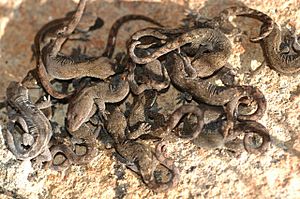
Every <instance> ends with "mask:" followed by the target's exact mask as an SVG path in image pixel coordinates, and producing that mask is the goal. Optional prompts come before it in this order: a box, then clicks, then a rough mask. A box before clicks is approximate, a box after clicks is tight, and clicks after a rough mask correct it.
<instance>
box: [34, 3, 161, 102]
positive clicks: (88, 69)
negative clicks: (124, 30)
mask: <svg viewBox="0 0 300 199" xmlns="http://www.w3.org/2000/svg"><path fill="white" fill-rule="evenodd" d="M83 4H84V2H80V3H79V6H78V9H77V11H76V12H75V14H74V15H73V18H72V19H71V20H70V19H68V18H65V19H64V20H61V21H59V22H60V24H59V23H58V24H56V27H54V28H53V27H51V26H50V27H49V26H46V27H45V28H44V30H43V29H42V31H41V32H44V33H45V32H46V33H47V35H46V36H44V38H47V40H50V42H48V43H46V42H45V43H46V44H47V45H46V44H45V45H44V46H45V47H43V48H42V50H41V51H42V53H41V54H42V55H41V57H42V63H40V65H42V64H43V65H44V66H45V67H46V69H47V70H45V67H42V66H40V65H37V66H38V71H39V75H40V77H41V82H42V83H43V86H44V87H45V88H46V90H47V91H50V92H49V93H50V94H51V95H52V94H54V95H52V96H53V97H56V98H59V99H61V98H65V97H67V96H70V95H68V94H63V93H59V92H56V91H55V90H54V89H53V88H52V87H51V85H50V84H49V82H50V80H51V79H53V78H56V79H61V80H66V79H72V78H80V77H86V76H89V77H96V78H100V79H105V78H107V77H109V76H111V75H113V74H114V73H115V72H114V70H115V65H114V63H112V61H110V60H109V58H110V57H111V56H112V53H113V50H114V47H115V40H116V39H115V37H116V34H117V32H118V29H119V28H120V26H121V25H122V24H123V23H125V22H127V21H130V20H144V21H148V22H151V23H154V24H156V25H160V24H159V23H157V22H155V21H154V20H153V19H151V18H149V17H146V16H143V15H126V16H123V17H121V18H120V19H119V20H117V21H116V22H115V23H114V24H113V26H112V28H111V31H110V35H109V38H108V43H107V47H106V49H105V52H104V54H103V56H100V57H95V58H89V59H83V60H75V59H73V58H72V57H68V56H64V55H61V54H59V51H60V49H61V47H62V45H63V43H64V42H65V41H66V40H67V39H68V38H69V35H71V33H72V31H73V30H74V29H75V28H76V26H77V25H78V22H79V20H80V18H81V15H82V13H83V10H82V7H84V5H83ZM55 28H56V29H55ZM51 29H54V30H51ZM46 30H48V31H46ZM49 31H50V33H49ZM53 32H54V34H53ZM71 36H72V35H71ZM53 37H54V38H53ZM51 39H52V40H51ZM106 56H107V57H106ZM47 76H48V77H47ZM49 77H51V78H49Z"/></svg>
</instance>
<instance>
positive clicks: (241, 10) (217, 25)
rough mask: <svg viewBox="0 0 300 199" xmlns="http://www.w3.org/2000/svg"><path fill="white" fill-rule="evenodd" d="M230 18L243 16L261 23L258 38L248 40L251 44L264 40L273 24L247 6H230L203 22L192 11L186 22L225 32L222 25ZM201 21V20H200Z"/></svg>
mask: <svg viewBox="0 0 300 199" xmlns="http://www.w3.org/2000/svg"><path fill="white" fill-rule="evenodd" d="M232 16H243V17H249V18H254V19H257V20H259V21H261V22H262V23H263V24H262V27H263V30H262V31H261V32H260V34H259V36H256V37H253V38H250V41H252V42H258V41H260V40H262V39H263V38H266V37H267V36H268V35H270V34H271V32H272V30H273V28H274V26H275V24H274V21H273V20H272V18H271V17H269V16H268V15H266V14H265V13H263V12H260V11H258V10H255V9H252V8H249V7H247V6H232V7H228V8H226V9H224V10H223V11H221V12H220V13H219V14H218V15H217V16H216V17H213V18H212V19H205V20H204V21H203V17H202V16H201V15H200V13H194V12H193V11H192V12H190V13H188V15H187V19H185V20H186V21H192V23H193V25H194V26H196V27H204V28H213V29H220V30H221V31H222V32H225V31H224V29H223V27H222V25H223V24H224V23H225V22H226V21H229V18H230V17H232ZM201 19H202V20H201Z"/></svg>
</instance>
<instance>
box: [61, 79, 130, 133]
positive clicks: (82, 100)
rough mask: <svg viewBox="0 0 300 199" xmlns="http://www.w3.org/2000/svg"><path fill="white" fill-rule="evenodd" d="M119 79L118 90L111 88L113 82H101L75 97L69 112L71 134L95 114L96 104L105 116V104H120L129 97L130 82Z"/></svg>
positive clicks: (68, 119) (68, 122) (68, 124)
mask: <svg viewBox="0 0 300 199" xmlns="http://www.w3.org/2000/svg"><path fill="white" fill-rule="evenodd" d="M118 78H119V79H120V82H119V85H117V88H116V89H112V88H111V82H99V83H96V84H94V85H92V86H89V87H86V88H84V89H82V90H81V91H80V92H79V93H78V94H77V95H76V96H74V98H73V99H72V100H71V101H70V103H69V106H68V112H67V128H68V130H69V131H70V132H73V131H76V130H77V129H78V128H79V127H80V126H81V125H82V124H83V123H84V122H86V121H88V120H89V119H90V117H91V116H92V115H94V114H95V112H96V106H95V104H96V105H97V107H98V109H99V111H100V112H101V113H102V114H104V115H103V116H105V103H117V102H120V101H122V100H123V99H124V98H125V97H126V96H127V95H128V93H129V84H128V81H127V80H126V78H124V77H123V75H122V76H121V77H118Z"/></svg>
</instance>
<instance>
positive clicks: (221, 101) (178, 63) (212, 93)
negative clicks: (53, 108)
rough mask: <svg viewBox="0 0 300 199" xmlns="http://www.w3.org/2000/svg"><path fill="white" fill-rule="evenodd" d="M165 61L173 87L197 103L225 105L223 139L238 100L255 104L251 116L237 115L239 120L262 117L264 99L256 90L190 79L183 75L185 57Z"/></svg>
mask: <svg viewBox="0 0 300 199" xmlns="http://www.w3.org/2000/svg"><path fill="white" fill-rule="evenodd" d="M167 59H168V61H167V63H166V65H167V66H168V68H167V69H168V71H169V75H170V78H171V81H172V83H173V84H174V85H175V87H177V88H178V89H179V90H183V91H186V92H188V93H189V94H190V95H192V97H193V99H194V100H196V101H198V102H199V103H201V102H204V103H207V104H210V105H216V106H225V105H226V106H225V109H226V112H227V120H228V121H230V123H228V128H227V129H226V130H224V132H225V135H224V136H225V137H226V134H227V132H228V130H229V129H230V128H232V125H233V123H234V120H235V115H236V114H237V113H236V111H237V107H238V105H239V103H241V101H240V99H242V98H245V97H248V98H251V99H253V100H254V101H255V102H256V103H257V108H256V110H255V111H254V112H253V113H252V114H249V115H243V114H240V115H238V116H237V118H238V119H239V120H258V119H259V118H261V117H262V116H263V114H264V112H265V110H266V99H265V98H264V95H263V94H262V93H261V92H260V91H259V90H258V89H257V88H255V87H251V86H226V87H225V86H216V85H214V84H212V83H210V81H209V79H201V78H197V79H190V78H187V77H186V76H185V75H184V73H185V71H184V65H185V64H190V63H189V59H188V58H187V57H184V56H182V55H180V54H178V53H172V54H169V56H168V58H167ZM250 101H251V100H250Z"/></svg>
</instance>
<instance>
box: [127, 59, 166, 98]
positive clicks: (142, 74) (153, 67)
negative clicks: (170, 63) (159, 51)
mask: <svg viewBox="0 0 300 199" xmlns="http://www.w3.org/2000/svg"><path fill="white" fill-rule="evenodd" d="M127 68H128V70H129V73H128V77H127V79H128V82H129V85H130V91H131V92H132V93H133V94H135V95H140V94H141V93H143V92H144V91H146V90H155V91H161V90H163V89H166V88H168V87H169V85H170V82H171V80H170V77H169V74H168V72H167V70H166V68H165V67H164V66H163V65H162V64H161V63H160V61H159V60H153V61H152V62H149V63H147V64H145V66H142V67H138V68H137V67H136V64H135V63H133V62H132V61H131V60H129V61H128V63H127ZM135 72H136V73H135ZM135 78H137V79H140V81H138V80H137V81H136V80H135ZM138 82H139V83H140V84H139V83H138Z"/></svg>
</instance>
